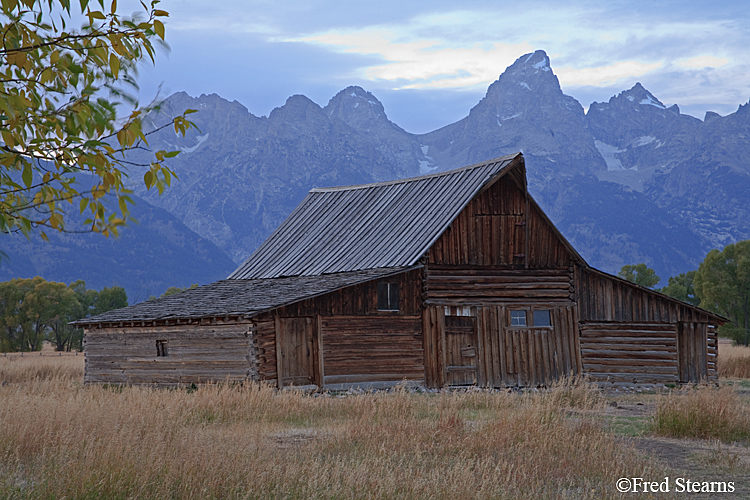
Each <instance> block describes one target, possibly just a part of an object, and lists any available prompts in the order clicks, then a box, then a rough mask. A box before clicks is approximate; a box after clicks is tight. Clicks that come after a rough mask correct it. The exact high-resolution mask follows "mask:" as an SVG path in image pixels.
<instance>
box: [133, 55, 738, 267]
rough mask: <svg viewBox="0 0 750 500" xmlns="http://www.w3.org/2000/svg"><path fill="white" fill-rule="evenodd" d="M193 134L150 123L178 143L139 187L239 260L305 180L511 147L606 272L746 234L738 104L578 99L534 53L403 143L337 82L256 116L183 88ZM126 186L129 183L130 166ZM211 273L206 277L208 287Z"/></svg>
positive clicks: (699, 252)
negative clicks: (700, 106) (714, 109)
mask: <svg viewBox="0 0 750 500" xmlns="http://www.w3.org/2000/svg"><path fill="white" fill-rule="evenodd" d="M188 108H190V109H197V110H198V111H199V113H196V114H194V115H191V117H194V121H195V122H196V124H197V125H198V130H196V131H192V132H191V133H190V134H188V136H187V137H186V138H185V139H181V138H178V137H176V136H175V135H174V133H173V132H171V131H168V130H163V131H161V132H159V133H157V134H155V136H154V137H152V138H151V140H150V143H151V145H152V147H154V148H156V149H180V150H182V151H183V153H182V154H180V155H179V156H178V157H177V158H175V159H174V162H173V164H172V166H173V167H174V169H175V170H176V171H177V172H178V175H179V178H180V179H179V181H177V182H175V183H173V186H172V187H171V188H170V189H169V190H167V191H166V192H165V194H164V195H163V196H161V197H158V196H155V195H154V194H153V193H148V192H146V191H145V189H144V188H140V187H138V186H137V184H136V185H135V186H136V188H137V190H138V194H139V195H141V196H143V197H144V198H145V199H146V200H148V201H149V202H150V203H153V204H154V205H157V206H159V207H161V208H163V209H165V210H167V211H168V212H170V213H171V214H172V215H174V216H175V217H176V218H177V219H179V220H180V221H181V222H182V223H184V224H185V226H187V227H188V228H189V229H190V230H192V231H194V232H195V233H197V235H199V236H200V237H203V238H205V239H207V240H209V241H211V242H212V243H213V244H215V245H216V246H217V247H218V248H219V249H220V251H221V252H223V253H225V254H226V255H228V256H229V257H230V258H231V260H232V261H234V262H235V263H239V262H241V261H242V260H244V259H245V258H246V257H247V256H248V255H249V254H250V253H252V251H253V250H254V249H255V248H256V247H257V246H258V245H259V244H260V243H261V242H262V241H263V239H265V238H266V237H267V236H268V235H269V234H270V233H271V232H272V231H273V230H274V229H275V228H276V227H277V226H278V225H279V224H280V223H281V221H282V220H283V219H284V218H285V217H286V216H287V215H288V214H289V213H290V212H291V210H293V209H294V207H295V206H296V205H297V204H298V203H299V202H300V201H301V200H302V199H303V198H304V196H305V194H306V193H307V191H308V190H309V189H311V188H313V187H323V186H336V185H347V184H359V183H368V182H377V181H382V180H389V179H396V178H403V177H409V176H414V175H420V174H423V173H428V172H437V171H442V170H447V169H450V168H455V167H461V166H464V165H468V164H471V163H475V162H479V161H483V160H487V159H490V158H494V157H497V156H501V155H504V154H509V153H515V152H518V151H521V152H523V153H524V156H525V158H526V164H527V168H528V178H529V189H530V191H531V193H532V195H533V196H534V197H535V198H536V199H537V201H538V202H539V203H540V205H541V206H542V208H543V209H544V210H545V211H546V212H547V213H548V215H549V216H550V218H551V219H552V221H553V222H554V223H555V224H556V225H557V227H558V228H559V229H560V230H561V232H562V233H563V234H564V235H565V236H566V237H567V238H568V239H569V240H570V241H571V243H572V244H573V245H574V246H575V247H576V249H577V250H578V251H579V252H580V253H581V254H582V255H583V257H584V258H586V259H587V260H588V262H589V263H590V264H592V265H594V266H595V267H598V268H600V269H603V270H605V271H608V272H617V270H619V268H620V267H621V266H622V265H624V264H630V263H636V262H646V263H647V264H648V265H649V266H651V267H653V268H654V269H656V270H657V274H659V275H660V276H661V277H662V280H663V282H666V279H667V277H669V276H671V275H675V274H677V273H679V272H684V271H687V270H690V269H694V268H696V267H697V265H698V263H699V262H700V260H701V259H702V258H703V256H704V255H705V253H706V252H707V251H708V250H710V249H711V248H715V247H721V246H723V245H725V244H727V243H730V242H732V241H737V240H739V239H745V238H748V237H750V213H748V210H750V142H748V140H747V138H748V134H750V104H745V105H742V106H740V107H739V109H738V111H737V112H736V113H732V114H730V115H727V116H723V117H722V116H719V115H717V114H716V113H707V114H706V118H705V119H704V120H703V121H701V120H699V119H697V118H694V117H691V116H687V115H683V114H681V113H680V110H679V107H678V106H677V105H672V106H669V107H667V106H665V105H664V104H663V103H662V102H661V101H660V100H659V99H658V98H657V97H656V96H654V95H653V94H651V93H650V92H649V91H648V90H647V89H645V88H644V87H643V86H642V85H641V84H640V83H635V84H634V85H633V86H632V87H631V88H630V89H628V90H624V91H623V92H620V93H619V94H617V95H615V96H613V97H612V98H611V99H610V100H609V101H608V102H603V103H597V102H595V103H592V104H591V106H590V107H589V108H588V111H586V112H584V108H583V106H581V104H580V103H579V102H578V101H577V100H576V99H574V98H573V97H570V96H568V95H565V94H564V93H563V91H562V89H561V87H560V84H559V81H558V79H557V77H556V76H555V74H554V71H553V69H552V65H551V61H550V59H549V57H548V56H547V54H546V53H545V52H544V51H535V52H533V53H530V54H525V55H523V56H521V57H520V58H518V60H516V61H515V62H514V63H513V64H512V65H511V66H509V67H508V68H507V69H506V70H505V71H504V72H503V73H502V74H501V75H500V77H499V78H498V80H497V81H495V82H494V83H493V84H492V85H490V86H489V88H488V90H487V93H486V95H485V97H484V98H483V99H482V100H481V101H480V102H479V103H477V105H476V106H474V107H473V108H472V109H471V110H470V111H469V113H468V115H467V116H466V117H465V118H463V119H461V120H459V121H458V122H456V123H453V124H450V125H447V126H445V127H442V128H440V129H438V130H435V131H433V132H429V133H427V134H411V133H409V132H407V131H405V130H403V129H402V128H400V127H399V126H398V125H396V124H395V123H393V122H391V121H390V120H389V119H388V117H387V114H386V110H385V109H384V107H383V105H382V103H381V102H380V101H379V100H378V99H377V98H376V97H375V96H374V95H373V94H372V93H370V92H368V91H366V90H364V89H362V88H360V87H347V88H346V89H344V90H342V91H340V92H339V93H338V94H336V95H335V96H334V97H332V98H331V100H330V101H329V102H328V104H327V105H325V106H324V107H321V106H319V105H318V104H316V103H314V102H312V101H311V100H310V99H308V98H307V97H305V96H301V95H296V96H292V97H290V98H289V99H288V100H287V101H286V103H285V104H284V105H282V106H280V107H278V108H276V109H274V110H273V111H272V112H271V113H270V114H269V116H268V117H257V116H254V115H252V114H251V113H250V112H249V111H248V110H247V109H246V108H244V106H242V105H241V104H239V103H237V102H229V101H226V100H224V99H222V98H221V97H219V96H217V95H215V94H212V95H202V96H200V97H196V98H194V97H191V96H189V95H187V94H185V93H184V92H180V93H177V94H174V95H172V96H170V97H169V98H168V99H167V100H166V101H165V103H164V106H163V108H162V113H163V115H164V116H153V117H152V119H153V121H154V123H155V124H159V123H160V120H164V119H165V118H166V117H169V116H172V115H174V114H177V113H180V112H182V111H183V110H184V109H188ZM133 178H136V179H137V178H139V176H138V175H137V172H136V173H135V174H134V175H133ZM221 277H223V276H217V277H216V279H219V278H221Z"/></svg>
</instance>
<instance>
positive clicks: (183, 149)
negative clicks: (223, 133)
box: [180, 133, 210, 153]
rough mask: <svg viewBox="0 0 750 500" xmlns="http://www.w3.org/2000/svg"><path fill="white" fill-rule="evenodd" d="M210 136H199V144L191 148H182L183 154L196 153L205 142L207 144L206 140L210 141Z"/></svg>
mask: <svg viewBox="0 0 750 500" xmlns="http://www.w3.org/2000/svg"><path fill="white" fill-rule="evenodd" d="M209 135H210V134H208V133H207V134H206V135H199V136H197V137H196V139H198V143H197V144H196V145H195V146H191V147H189V148H180V151H182V152H183V153H192V152H193V151H195V150H196V149H198V148H199V147H200V145H201V144H203V143H204V142H206V139H208V136H209Z"/></svg>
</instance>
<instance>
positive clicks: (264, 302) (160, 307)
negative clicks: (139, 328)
mask: <svg viewBox="0 0 750 500" xmlns="http://www.w3.org/2000/svg"><path fill="white" fill-rule="evenodd" d="M415 267H418V266H415ZM413 268H414V267H412V268H400V267H399V268H392V267H391V268H380V269H368V270H362V271H351V272H346V273H336V274H325V275H321V276H293V277H288V278H273V279H253V280H236V279H226V280H221V281H217V282H215V283H211V284H209V285H204V286H200V287H198V288H192V289H189V290H185V291H184V292H180V293H177V294H174V295H169V296H167V297H162V298H158V299H154V300H149V301H146V302H141V303H140V304H135V305H132V306H129V307H123V308H122V309H115V310H114V311H109V312H106V313H103V314H99V315H97V316H92V317H90V318H85V319H81V320H78V321H74V322H72V323H71V324H72V325H76V326H86V325H96V324H112V323H120V322H124V323H128V322H141V321H148V322H152V321H163V320H170V319H198V318H215V317H221V318H223V317H233V318H236V317H243V318H247V317H250V316H254V315H256V314H258V313H261V312H263V311H267V310H271V309H275V308H277V307H281V306H284V305H287V304H290V303H292V302H297V301H300V300H305V299H309V298H312V297H316V296H318V295H322V294H324V293H329V292H332V291H335V290H338V289H340V288H344V287H347V286H350V285H356V284H358V283H363V282H365V281H370V280H372V279H378V278H384V277H386V276H391V275H393V274H398V273H402V272H405V271H409V270H410V269H413Z"/></svg>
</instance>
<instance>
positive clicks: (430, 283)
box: [424, 265, 575, 305]
mask: <svg viewBox="0 0 750 500" xmlns="http://www.w3.org/2000/svg"><path fill="white" fill-rule="evenodd" d="M574 284H575V282H574V279H573V271H572V269H570V268H567V267H566V268H558V269H482V268H467V267H459V266H437V265H434V266H429V267H428V271H427V277H426V283H425V291H424V294H425V299H426V300H427V303H429V304H441V305H471V304H476V305H478V304H498V303H507V302H509V301H515V302H517V301H519V300H525V299H528V300H542V301H545V302H554V301H559V302H570V301H571V300H573V299H574V296H575V287H574Z"/></svg>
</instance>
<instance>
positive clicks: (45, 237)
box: [41, 231, 49, 243]
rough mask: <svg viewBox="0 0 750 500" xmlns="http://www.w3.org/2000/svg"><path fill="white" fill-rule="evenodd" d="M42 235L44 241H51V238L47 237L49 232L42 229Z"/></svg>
mask: <svg viewBox="0 0 750 500" xmlns="http://www.w3.org/2000/svg"><path fill="white" fill-rule="evenodd" d="M41 237H42V239H43V240H44V241H46V242H47V243H49V238H48V237H47V233H45V232H44V231H42V234H41Z"/></svg>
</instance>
